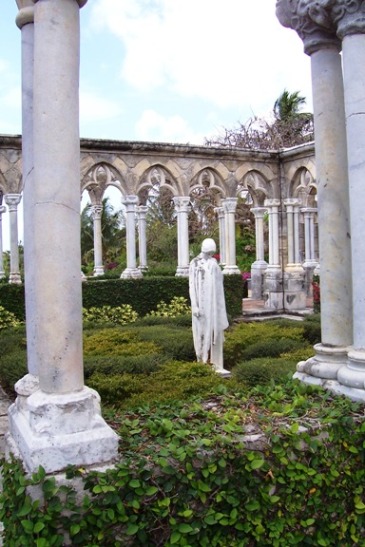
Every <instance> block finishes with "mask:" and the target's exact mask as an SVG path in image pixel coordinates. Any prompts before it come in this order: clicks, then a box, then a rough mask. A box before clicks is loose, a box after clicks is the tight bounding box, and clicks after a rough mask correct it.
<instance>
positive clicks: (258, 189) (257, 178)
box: [237, 169, 271, 207]
mask: <svg viewBox="0 0 365 547" xmlns="http://www.w3.org/2000/svg"><path fill="white" fill-rule="evenodd" d="M243 192H248V194H249V196H250V198H251V200H252V201H251V203H252V205H253V206H254V207H263V206H264V201H265V199H267V198H270V197H271V191H270V185H269V181H268V180H267V179H266V178H265V177H264V175H263V174H262V173H261V172H260V171H257V170H256V169H251V170H250V171H248V172H247V173H246V174H245V175H244V177H243V178H242V181H241V182H240V183H239V184H238V186H237V196H239V195H240V194H242V193H243Z"/></svg>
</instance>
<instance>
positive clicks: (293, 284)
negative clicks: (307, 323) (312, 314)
mask: <svg viewBox="0 0 365 547" xmlns="http://www.w3.org/2000/svg"><path fill="white" fill-rule="evenodd" d="M306 303H307V296H306V290H305V274H304V270H303V268H302V267H301V266H300V265H299V264H288V265H287V267H286V268H285V273H284V309H285V310H288V311H299V310H304V309H305V308H306Z"/></svg>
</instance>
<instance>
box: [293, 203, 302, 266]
mask: <svg viewBox="0 0 365 547" xmlns="http://www.w3.org/2000/svg"><path fill="white" fill-rule="evenodd" d="M293 215H294V262H295V264H300V263H301V261H300V244H299V202H296V203H294V205H293Z"/></svg>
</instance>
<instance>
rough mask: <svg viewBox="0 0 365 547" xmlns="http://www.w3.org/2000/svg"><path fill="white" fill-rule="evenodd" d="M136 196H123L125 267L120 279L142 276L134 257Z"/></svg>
mask: <svg viewBox="0 0 365 547" xmlns="http://www.w3.org/2000/svg"><path fill="white" fill-rule="evenodd" d="M137 203H138V197H137V196H133V195H130V196H125V198H124V200H123V204H124V205H125V217H126V226H125V228H126V235H127V267H126V269H125V270H124V271H123V272H122V275H121V276H120V277H121V278H122V279H139V278H141V277H143V275H142V272H141V270H139V269H138V268H137V257H136V205H137Z"/></svg>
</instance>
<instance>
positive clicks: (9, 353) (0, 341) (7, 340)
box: [0, 326, 27, 394]
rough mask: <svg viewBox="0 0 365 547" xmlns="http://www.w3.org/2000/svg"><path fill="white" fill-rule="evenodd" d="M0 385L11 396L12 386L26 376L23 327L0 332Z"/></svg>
mask: <svg viewBox="0 0 365 547" xmlns="http://www.w3.org/2000/svg"><path fill="white" fill-rule="evenodd" d="M0 348H1V350H0V384H1V386H2V388H3V389H4V390H5V391H6V392H8V393H9V394H12V391H13V386H14V384H15V382H17V381H18V380H19V379H20V378H22V376H24V375H25V374H26V371H27V362H26V337H25V327H24V326H20V327H17V328H9V329H5V330H0Z"/></svg>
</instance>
